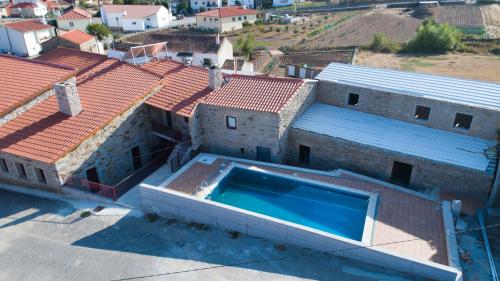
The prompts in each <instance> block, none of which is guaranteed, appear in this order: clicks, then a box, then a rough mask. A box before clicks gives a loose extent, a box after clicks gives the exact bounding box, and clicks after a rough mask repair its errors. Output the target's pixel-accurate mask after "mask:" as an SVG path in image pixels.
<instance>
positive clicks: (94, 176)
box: [85, 167, 101, 183]
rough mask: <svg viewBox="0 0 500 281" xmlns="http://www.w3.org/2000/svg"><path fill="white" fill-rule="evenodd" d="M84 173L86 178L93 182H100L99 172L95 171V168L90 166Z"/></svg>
mask: <svg viewBox="0 0 500 281" xmlns="http://www.w3.org/2000/svg"><path fill="white" fill-rule="evenodd" d="M85 175H86V176H87V180H88V181H90V182H94V183H100V182H101V181H100V180H99V174H98V173H97V168H96V167H92V168H90V169H88V170H87V171H85Z"/></svg>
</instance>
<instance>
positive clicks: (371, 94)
mask: <svg viewBox="0 0 500 281" xmlns="http://www.w3.org/2000/svg"><path fill="white" fill-rule="evenodd" d="M349 93H354V94H359V104H358V106H356V107H354V106H350V105H347V99H348V95H349ZM317 99H318V101H319V102H322V103H326V104H331V105H335V106H340V107H346V108H350V109H353V110H359V111H363V112H367V113H372V114H377V115H381V116H385V117H389V118H394V119H399V120H401V121H405V122H409V123H414V124H418V125H422V126H427V127H432V128H436V129H440V130H445V131H449V132H453V133H457V134H462V135H469V136H474V137H479V138H483V139H488V140H492V139H495V138H496V136H497V130H498V129H499V128H500V114H499V112H497V111H493V110H488V109H483V108H477V107H471V106H466V105H459V104H453V103H449V102H444V101H437V100H431V99H426V98H420V97H414V96H408V95H401V94H393V93H388V92H383V91H377V90H371V89H366V88H362V87H355V86H349V85H343V84H338V83H332V82H326V81H320V82H319V85H318V93H317ZM417 105H422V106H427V107H431V113H430V118H429V120H427V121H420V120H416V119H414V118H413V117H414V114H415V107H416V106H417ZM457 112H459V113H465V114H470V115H472V116H473V119H472V125H471V128H470V130H464V129H460V128H454V127H453V122H454V119H455V114H456V113H457Z"/></svg>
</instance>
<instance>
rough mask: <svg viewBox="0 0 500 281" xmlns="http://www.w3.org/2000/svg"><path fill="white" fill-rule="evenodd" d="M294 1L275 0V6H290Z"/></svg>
mask: <svg viewBox="0 0 500 281" xmlns="http://www.w3.org/2000/svg"><path fill="white" fill-rule="evenodd" d="M294 3H295V1H294V0H273V7H281V6H290V5H293V4H294Z"/></svg>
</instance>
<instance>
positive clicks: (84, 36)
mask: <svg viewBox="0 0 500 281" xmlns="http://www.w3.org/2000/svg"><path fill="white" fill-rule="evenodd" d="M59 37H60V38H62V39H64V40H67V41H69V42H71V43H75V44H76V45H81V44H83V43H85V42H88V41H90V40H94V39H95V37H94V36H92V35H90V34H88V33H85V32H83V31H81V30H78V29H74V30H70V31H68V32H66V33H63V34H61V35H59Z"/></svg>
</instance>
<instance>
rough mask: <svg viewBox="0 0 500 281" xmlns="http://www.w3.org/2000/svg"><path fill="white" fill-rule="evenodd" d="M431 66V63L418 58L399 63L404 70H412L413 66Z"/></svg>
mask: <svg viewBox="0 0 500 281" xmlns="http://www.w3.org/2000/svg"><path fill="white" fill-rule="evenodd" d="M430 66H433V64H432V63H430V62H426V61H422V60H420V59H411V60H409V61H406V62H404V63H403V64H402V65H401V68H402V69H403V70H406V71H413V70H415V67H430Z"/></svg>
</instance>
